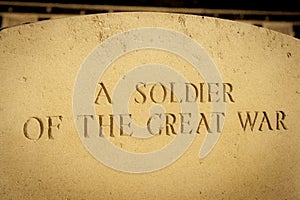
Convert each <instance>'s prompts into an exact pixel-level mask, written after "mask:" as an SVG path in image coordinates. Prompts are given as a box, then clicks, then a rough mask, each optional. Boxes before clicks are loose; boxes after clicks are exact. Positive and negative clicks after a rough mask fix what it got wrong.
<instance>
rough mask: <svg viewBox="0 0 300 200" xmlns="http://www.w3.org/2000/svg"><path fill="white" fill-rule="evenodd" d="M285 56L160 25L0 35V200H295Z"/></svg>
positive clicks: (298, 89)
mask: <svg viewBox="0 0 300 200" xmlns="http://www.w3.org/2000/svg"><path fill="white" fill-rule="evenodd" d="M299 49H300V42H299V40H298V39H296V38H293V37H291V36H287V35H284V34H281V33H278V32H275V31H271V30H268V29H265V28H261V27H255V26H252V25H248V24H244V23H239V22H233V21H229V20H222V19H218V18H212V17H202V16H193V15H182V14H168V13H113V14H96V15H86V16H78V17H69V18H64V19H56V20H48V21H43V22H38V23H32V24H26V25H21V26H16V27H12V28H7V29H4V30H2V31H1V32H0V56H1V57H0V58H1V68H0V69H1V75H0V76H1V85H0V90H1V101H0V113H1V121H0V130H1V132H0V148H1V149H0V152H1V157H0V159H1V162H0V163H1V165H0V176H1V181H0V196H1V199H20V198H22V199H99V198H101V199H102V198H103V199H107V198H111V199H129V198H130V199H154V198H158V199H200V198H201V199H222V198H224V199H229V198H232V199H297V198H298V197H299V196H300V190H299V188H300V168H299V162H300V148H299V142H300V136H299V134H298V133H299V131H300V128H299V120H300V117H299V114H300V106H299V104H300V85H299V80H300V66H299V63H300V54H299Z"/></svg>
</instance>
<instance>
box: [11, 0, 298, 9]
mask: <svg viewBox="0 0 300 200" xmlns="http://www.w3.org/2000/svg"><path fill="white" fill-rule="evenodd" d="M16 1H19V2H34V0H31V1H30V0H16ZM35 2H44V3H73V4H99V5H101V4H102V5H103V4H106V5H128V6H154V7H155V6H159V7H186V8H211V9H242V10H272V11H300V9H299V8H300V6H298V4H299V3H300V1H299V0H284V1H282V0H280V1H278V0H273V1H264V0H261V1H258V0H254V1H241V0H237V1H233V0H223V1H222V0H219V1H218V0H173V1H172V0H136V1H121V0H94V1H93V0H86V1H83V0H73V1H59V0H53V1H44V0H42V1H35Z"/></svg>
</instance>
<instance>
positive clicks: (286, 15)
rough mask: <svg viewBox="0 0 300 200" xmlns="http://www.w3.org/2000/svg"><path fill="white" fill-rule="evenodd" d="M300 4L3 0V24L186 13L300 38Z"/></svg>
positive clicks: (0, 3) (0, 5)
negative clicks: (134, 13) (140, 13)
mask: <svg viewBox="0 0 300 200" xmlns="http://www.w3.org/2000/svg"><path fill="white" fill-rule="evenodd" d="M299 3H300V1H298V0H285V1H282V0H281V1H276V0H274V1H263V0H261V1H258V0H253V1H233V0H226V1H217V0H205V1H203V0H160V1H159V0H152V1H150V0H137V1H121V0H102V1H100V0H94V1H92V0H86V1H83V0H74V1H58V0H53V1H43V0H42V1H34V0H32V1H24V0H19V1H1V0H0V27H1V28H6V27H10V26H15V25H19V24H23V23H30V22H36V21H41V20H47V19H54V18H63V17H68V16H74V15H84V14H95V13H110V12H131V11H144V12H171V13H184V14H194V15H201V16H211V17H218V18H223V19H230V20H236V21H241V22H245V23H250V24H253V25H256V26H261V27H265V28H269V29H272V30H275V31H278V32H281V33H284V34H288V35H291V36H294V37H296V38H300V9H299V8H300V6H298V4H299Z"/></svg>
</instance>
